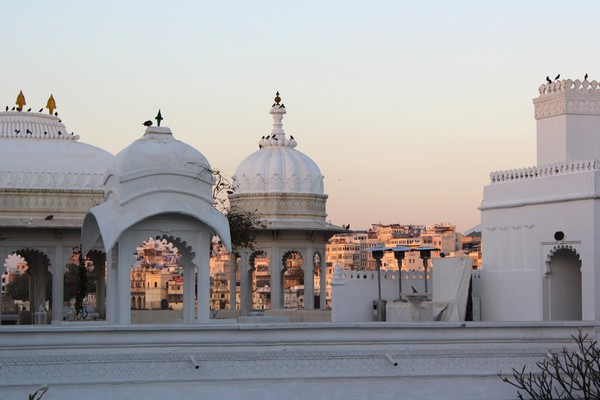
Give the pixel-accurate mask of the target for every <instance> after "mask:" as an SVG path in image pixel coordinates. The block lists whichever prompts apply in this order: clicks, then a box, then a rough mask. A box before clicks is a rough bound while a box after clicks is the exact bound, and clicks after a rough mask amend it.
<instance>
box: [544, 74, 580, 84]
mask: <svg viewBox="0 0 600 400" xmlns="http://www.w3.org/2000/svg"><path fill="white" fill-rule="evenodd" d="M587 78H588V74H585V76H584V77H583V80H584V81H587ZM559 79H560V74H558V75H556V78H554V81H557V80H559ZM546 82H548V83H552V79H550V77H549V76H546Z"/></svg>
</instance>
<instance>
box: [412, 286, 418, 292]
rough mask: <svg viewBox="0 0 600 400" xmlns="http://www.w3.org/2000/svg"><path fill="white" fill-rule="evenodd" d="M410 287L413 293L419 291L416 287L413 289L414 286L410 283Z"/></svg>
mask: <svg viewBox="0 0 600 400" xmlns="http://www.w3.org/2000/svg"><path fill="white" fill-rule="evenodd" d="M410 288H411V289H412V291H413V293H419V291H418V290H417V289H415V287H414V286H412V285H411V286H410Z"/></svg>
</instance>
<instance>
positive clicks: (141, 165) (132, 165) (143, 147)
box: [111, 127, 210, 176]
mask: <svg viewBox="0 0 600 400" xmlns="http://www.w3.org/2000/svg"><path fill="white" fill-rule="evenodd" d="M198 168H200V169H205V170H206V171H210V164H209V163H208V160H207V159H206V157H204V155H203V154H202V153H200V152H199V151H198V150H196V149H195V148H193V147H192V146H190V145H188V144H185V143H183V142H182V141H179V140H176V139H175V138H174V137H173V135H172V133H171V130H170V129H169V128H165V127H149V128H147V129H146V133H145V134H144V136H142V138H141V139H138V140H136V141H135V142H133V143H131V144H130V145H129V146H127V147H126V148H125V149H123V150H121V152H119V154H117V155H116V156H115V161H114V164H113V166H112V168H111V173H112V174H114V175H118V176H124V175H127V174H132V173H143V174H146V175H150V174H151V171H157V170H164V169H172V170H182V171H191V170H194V171H197V170H198Z"/></svg>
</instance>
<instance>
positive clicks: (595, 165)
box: [490, 159, 600, 184]
mask: <svg viewBox="0 0 600 400" xmlns="http://www.w3.org/2000/svg"><path fill="white" fill-rule="evenodd" d="M592 171H600V161H599V160H596V159H589V160H578V161H563V162H558V163H552V164H545V165H541V166H538V167H528V168H521V169H511V170H506V171H495V172H492V173H490V181H491V183H492V184H494V183H502V182H515V181H522V180H529V179H536V178H544V177H548V176H556V175H566V174H575V173H578V172H592Z"/></svg>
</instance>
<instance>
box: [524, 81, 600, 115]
mask: <svg viewBox="0 0 600 400" xmlns="http://www.w3.org/2000/svg"><path fill="white" fill-rule="evenodd" d="M539 93H540V96H539V97H538V98H537V99H534V101H533V102H534V105H535V118H536V119H542V118H548V117H554V116H557V115H564V114H579V115H600V84H599V83H598V82H597V81H591V82H590V81H588V80H584V81H580V80H579V79H576V80H575V81H573V80H571V79H563V80H558V81H556V82H552V83H546V84H543V85H541V86H540V87H539Z"/></svg>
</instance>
